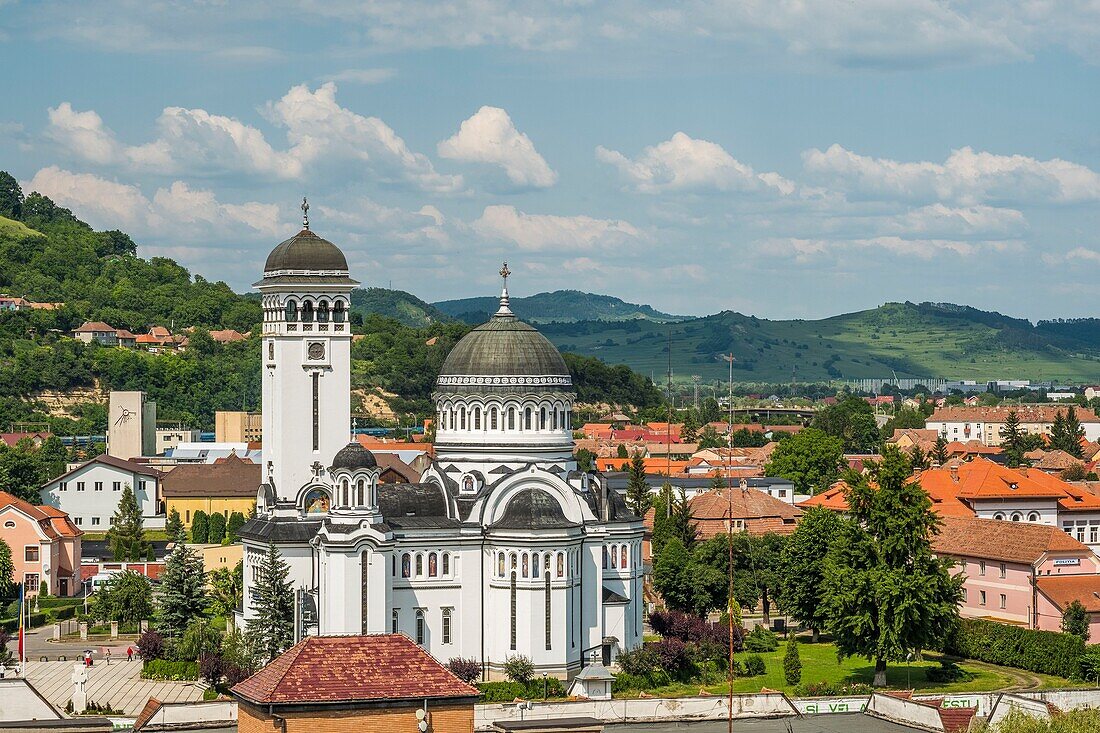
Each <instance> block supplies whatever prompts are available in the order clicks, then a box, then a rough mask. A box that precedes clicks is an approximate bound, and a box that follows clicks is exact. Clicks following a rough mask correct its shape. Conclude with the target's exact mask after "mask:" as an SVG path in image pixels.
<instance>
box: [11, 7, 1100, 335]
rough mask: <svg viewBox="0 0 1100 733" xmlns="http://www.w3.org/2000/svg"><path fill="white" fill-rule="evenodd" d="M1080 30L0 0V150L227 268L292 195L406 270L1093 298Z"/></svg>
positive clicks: (1063, 310)
mask: <svg viewBox="0 0 1100 733" xmlns="http://www.w3.org/2000/svg"><path fill="white" fill-rule="evenodd" d="M1097 59H1100V2H1098V1H1097V0H1018V1H1009V0H975V1H970V0H907V1H905V2H898V1H892V0H848V1H844V0H712V1H709V2H704V1H702V0H681V1H680V2H677V3H667V4H660V3H653V2H648V1H646V0H603V1H596V0H533V1H531V2H509V1H507V0H468V1H464V2H428V1H425V2H421V1H420V0H407V1H399V0H368V1H358V2H357V1H353V0H325V1H324V2H316V1H303V2H288V1H286V0H264V1H263V2H259V1H254V0H234V1H233V2H228V1H224V2H223V1H220V0H202V1H199V2H186V1H185V0H175V1H172V2H167V1H164V0H101V1H99V2H94V3H88V2H83V1H73V2H70V1H68V0H55V1H53V2H45V3H43V2H22V1H20V0H0V68H2V69H5V70H7V73H5V74H4V91H3V93H2V97H0V99H2V101H0V169H4V170H8V171H9V172H11V173H12V174H13V175H14V176H15V177H16V178H17V179H18V180H19V181H20V182H21V183H22V184H23V187H24V189H25V191H26V192H30V191H32V190H37V191H39V192H41V193H43V194H46V195H48V196H50V197H51V198H52V199H54V200H55V201H57V202H58V203H59V204H61V205H63V206H66V207H69V208H71V209H72V210H73V211H74V213H76V214H77V215H78V216H79V217H81V218H82V219H84V220H85V221H87V222H89V223H90V224H92V225H93V226H94V227H96V228H112V229H113V228H118V229H122V230H123V231H126V232H128V233H129V234H131V235H132V236H133V237H134V240H135V241H136V242H138V244H139V253H140V254H141V255H142V256H146V257H151V256H166V257H172V258H174V259H176V260H178V261H179V262H181V263H183V264H184V265H186V266H187V267H189V268H190V269H191V270H192V271H193V272H195V273H197V274H200V275H202V276H203V277H206V278H208V279H217V280H225V281H226V282H228V283H229V284H230V285H232V286H233V287H234V288H235V289H237V290H241V291H244V290H246V289H247V288H248V287H249V285H250V284H251V283H252V282H253V281H255V280H256V279H257V278H258V276H259V273H260V271H261V270H262V266H263V261H264V258H265V257H266V254H267V252H268V251H269V250H270V249H271V248H272V247H273V246H275V245H276V244H277V243H278V242H280V241H282V240H284V239H286V238H288V237H290V236H292V235H293V234H294V233H295V232H296V231H297V230H298V228H299V227H300V224H301V212H300V211H299V205H300V203H301V200H302V197H303V196H308V197H309V201H310V207H311V208H310V219H311V225H312V228H313V230H314V231H316V232H317V233H318V234H320V235H321V236H324V237H326V238H327V239H330V240H331V241H332V242H334V243H335V244H337V245H338V246H340V247H341V248H342V249H343V250H344V252H345V253H346V254H347V256H348V260H349V264H350V266H351V269H352V275H353V277H355V278H356V279H358V280H360V281H362V282H363V284H364V285H365V286H381V287H389V286H392V287H394V288H399V289H403V290H407V291H409V292H411V293H413V294H415V295H417V296H419V297H421V298H423V299H425V300H427V301H438V300H444V299H450V298H459V297H470V296H477V295H494V294H496V293H497V292H498V291H499V278H498V276H497V270H498V269H499V268H500V263H501V262H502V261H503V260H507V261H508V265H509V268H510V269H511V270H512V272H513V276H512V278H511V279H510V281H509V289H510V290H511V292H512V294H513V295H515V296H522V295H529V294H533V293H537V292H543V291H547V290H556V289H564V288H572V289H578V290H584V291H589V292H596V293H606V294H609V295H615V296H618V297H621V298H623V299H625V300H628V301H632V302H640V303H648V304H650V305H653V306H654V307H656V308H658V309H660V310H663V311H666V312H672V313H678V314H689V315H703V314H707V313H714V312H717V311H720V310H736V311H740V312H743V313H750V314H755V315H758V316H761V317H768V318H821V317H827V316H830V315H835V314H838V313H842V312H850V311H854V310H861V309H864V308H870V307H874V306H876V305H879V304H881V303H883V302H888V301H904V300H911V301H915V302H920V301H935V302H953V303H961V304H967V305H972V306H975V307H978V308H982V309H987V310H998V311H1001V312H1004V313H1007V314H1009V315H1013V316H1018V317H1027V318H1031V319H1033V320H1035V319H1040V318H1057V317H1066V318H1068V317H1086V316H1096V315H1098V314H1097V312H1096V302H1097V299H1096V297H1095V296H1094V292H1095V290H1096V282H1097V276H1098V274H1100V206H1098V203H1100V124H1098V123H1100V66H1098V65H1097V63H1096V60H1097ZM12 71H14V72H15V73H11V72H12Z"/></svg>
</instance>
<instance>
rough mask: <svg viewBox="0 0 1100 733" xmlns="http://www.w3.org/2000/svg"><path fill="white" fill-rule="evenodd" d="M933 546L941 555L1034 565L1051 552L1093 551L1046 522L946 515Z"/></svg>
mask: <svg viewBox="0 0 1100 733" xmlns="http://www.w3.org/2000/svg"><path fill="white" fill-rule="evenodd" d="M932 549H933V551H935V552H936V553H938V554H941V555H952V556H954V557H978V558H984V559H986V560H1003V561H1005V562H1017V563H1027V564H1034V563H1035V562H1036V561H1038V560H1039V558H1041V557H1042V556H1043V555H1044V554H1046V553H1048V552H1067V553H1071V554H1083V555H1088V554H1091V552H1092V551H1091V550H1089V548H1088V547H1086V546H1085V545H1083V544H1082V543H1080V542H1078V541H1077V540H1075V539H1074V538H1072V537H1070V536H1069V535H1068V534H1066V533H1065V532H1063V531H1062V530H1060V529H1058V528H1057V527H1051V526H1050V525H1047V524H1029V523H1026V522H1000V521H997V520H996V519H978V518H976V517H943V518H942V519H941V524H940V531H939V534H937V535H935V536H934V537H933V538H932Z"/></svg>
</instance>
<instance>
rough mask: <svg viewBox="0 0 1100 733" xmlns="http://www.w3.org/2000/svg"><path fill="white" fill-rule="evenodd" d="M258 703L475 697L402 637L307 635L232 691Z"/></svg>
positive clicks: (471, 689)
mask: <svg viewBox="0 0 1100 733" xmlns="http://www.w3.org/2000/svg"><path fill="white" fill-rule="evenodd" d="M231 692H232V693H233V694H234V695H235V696H237V697H239V698H241V699H243V700H246V701H248V702H252V703H256V704H264V705H279V704H285V705H300V704H303V703H305V704H308V703H333V702H345V703H346V702H369V701H382V700H389V701H395V700H423V699H425V698H429V699H439V698H452V699H453V698H458V699H469V700H470V702H471V703H472V702H473V701H474V700H475V699H476V698H477V697H478V696H479V694H480V692H479V691H478V689H477V688H476V687H473V686H471V685H468V684H466V683H465V682H463V681H462V680H460V679H459V678H458V677H456V676H455V674H454V673H453V672H451V671H450V670H449V669H447V668H446V667H444V666H443V665H442V664H440V663H439V662H438V661H436V659H435V658H434V657H432V655H430V654H428V652H426V651H424V650H423V649H421V648H420V647H418V646H417V645H416V644H414V643H413V642H412V640H411V639H409V638H408V637H407V636H405V635H404V634H371V635H366V636H310V637H307V638H305V639H303V640H302V641H300V642H298V643H297V644H295V645H294V646H292V647H291V648H290V649H288V650H287V651H285V652H283V653H282V654H280V655H279V656H278V657H276V658H275V660H274V661H272V662H271V663H270V664H269V665H267V666H266V667H264V668H263V669H261V670H260V671H259V672H257V673H256V674H254V675H252V676H251V677H249V678H248V679H246V680H245V681H244V682H241V683H239V684H237V685H236V686H234V687H233V689H232V690H231Z"/></svg>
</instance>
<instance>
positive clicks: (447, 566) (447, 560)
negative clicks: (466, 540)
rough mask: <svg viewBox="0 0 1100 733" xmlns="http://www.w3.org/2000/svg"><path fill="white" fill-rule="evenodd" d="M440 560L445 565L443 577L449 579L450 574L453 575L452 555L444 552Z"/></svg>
mask: <svg viewBox="0 0 1100 733" xmlns="http://www.w3.org/2000/svg"><path fill="white" fill-rule="evenodd" d="M439 560H440V562H441V563H442V564H443V567H442V574H443V577H445V578H446V577H449V576H450V574H451V553H449V552H444V553H443V555H442V556H441V557H440V558H439Z"/></svg>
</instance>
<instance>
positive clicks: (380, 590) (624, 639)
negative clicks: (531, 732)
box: [240, 221, 643, 679]
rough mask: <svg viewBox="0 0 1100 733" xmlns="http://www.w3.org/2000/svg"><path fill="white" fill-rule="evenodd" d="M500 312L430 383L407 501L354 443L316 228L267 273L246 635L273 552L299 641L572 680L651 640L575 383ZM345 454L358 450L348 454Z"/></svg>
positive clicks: (345, 304) (338, 328)
mask: <svg viewBox="0 0 1100 733" xmlns="http://www.w3.org/2000/svg"><path fill="white" fill-rule="evenodd" d="M501 274H502V275H503V276H504V282H505V285H504V289H503V293H502V296H501V301H500V308H499V309H498V310H497V312H496V313H495V314H494V315H493V316H492V317H491V318H490V319H489V321H488V322H486V323H485V324H483V325H481V326H479V327H477V328H475V329H474V330H473V331H471V332H470V333H469V334H467V335H466V336H465V337H463V338H462V339H461V340H460V341H459V342H458V343H457V344H456V345H455V346H454V348H453V349H452V350H451V352H450V354H448V356H447V358H446V361H445V363H444V365H443V368H442V370H441V373H440V374H439V376H438V379H437V381H436V390H435V392H434V394H433V400H434V402H435V407H436V440H435V459H434V460H433V462H432V464H431V465H430V466H429V467H428V469H427V470H426V471H425V472H424V474H423V475H422V476H421V479H420V482H419V483H415V484H408V483H404V484H401V483H399V484H383V483H379V481H378V477H379V472H380V470H379V467H378V466H377V463H376V461H375V458H374V456H373V455H372V454H371V453H370V452H369V451H368V450H366V449H365V448H363V447H362V446H361V445H360V444H359V443H358V442H355V441H351V440H350V439H351V431H350V424H351V405H350V368H351V366H350V365H351V328H350V323H349V321H348V314H349V309H350V294H351V290H352V288H354V287H355V285H357V283H356V282H355V281H354V280H352V279H351V278H350V273H349V272H348V266H347V261H346V259H345V257H344V255H343V253H342V252H341V251H340V250H339V249H338V248H337V247H336V246H335V245H333V244H332V243H330V242H328V241H326V240H324V239H322V238H320V237H318V236H317V235H316V234H314V233H313V232H312V231H310V229H309V227H308V221H307V222H306V223H305V227H304V228H303V229H302V231H301V232H299V233H298V234H297V235H295V236H294V237H292V238H291V239H289V240H287V241H286V242H283V243H282V244H280V245H278V246H277V247H276V248H275V249H274V250H272V252H271V254H270V255H269V256H268V260H267V263H266V265H265V268H264V276H263V279H261V280H260V281H259V282H258V283H256V287H257V288H258V289H259V291H260V292H261V294H262V304H263V312H264V322H263V345H262V348H263V357H264V358H263V362H262V363H263V370H264V371H263V420H264V454H263V455H264V469H263V481H264V483H263V484H262V485H261V486H260V487H259V491H258V496H257V512H256V517H255V519H252V520H250V521H249V522H248V523H247V524H246V525H245V526H244V527H243V528H242V530H241V532H240V536H241V539H242V542H243V543H244V572H245V593H244V606H243V608H244V611H243V615H244V620H245V621H246V622H247V620H248V619H249V618H250V616H251V615H252V609H251V587H252V585H253V583H254V582H255V577H256V568H257V566H258V564H259V562H260V560H261V559H262V557H263V555H264V554H265V553H266V552H267V550H268V547H269V546H270V545H272V544H274V545H275V546H276V547H277V548H278V550H279V551H280V553H281V555H282V557H283V558H284V560H286V562H287V563H288V564H289V565H290V568H291V578H292V582H293V585H294V588H295V590H296V598H297V602H296V609H297V610H296V616H295V625H296V629H295V638H299V637H300V636H302V635H307V634H360V633H390V632H400V633H404V634H406V635H407V636H409V638H411V639H412V640H413V641H415V642H416V643H417V644H419V645H421V646H422V647H423V648H425V649H426V650H427V651H429V652H430V653H431V654H432V655H433V656H435V657H436V658H438V659H440V660H442V661H444V662H446V661H447V660H449V659H452V658H455V657H462V658H466V659H476V660H478V662H480V663H481V665H482V669H483V673H484V675H485V677H486V678H487V679H491V678H498V677H500V676H501V674H502V668H503V664H504V662H505V660H506V659H507V658H508V657H509V656H513V655H524V656H527V657H529V658H530V659H531V661H532V662H533V663H534V665H535V669H536V672H537V673H539V674H541V673H544V672H545V673H547V674H550V675H554V676H559V677H565V676H570V675H572V674H574V673H576V672H578V671H580V669H581V668H582V666H583V665H584V664H585V663H587V662H588V661H589V660H591V659H592V658H593V656H595V655H597V654H598V655H599V656H601V657H602V658H603V660H604V663H605V664H606V663H610V661H612V660H613V658H614V657H615V656H616V655H617V654H618V652H619V651H621V650H623V649H632V648H634V647H637V646H639V645H640V644H641V642H642V581H643V568H642V522H641V519H640V518H638V517H636V516H634V515H633V514H631V513H630V511H629V510H628V509H627V507H626V505H625V503H624V502H623V500H622V498H621V496H620V495H619V494H618V493H616V492H615V491H614V490H612V489H611V488H609V487H608V486H607V484H606V482H605V481H604V479H603V477H602V476H600V475H599V474H597V473H584V472H581V471H578V470H577V466H576V463H575V461H574V459H573V439H572V431H571V414H572V407H573V398H574V392H573V388H572V382H571V378H570V375H569V370H568V369H567V368H566V365H565V361H564V360H563V359H562V357H561V354H560V353H558V351H557V349H555V348H554V346H553V345H552V344H551V343H550V342H549V340H547V339H546V338H545V337H544V336H542V334H540V333H539V332H538V331H537V330H535V329H534V328H532V327H531V326H529V325H527V324H526V323H523V322H522V321H520V320H518V319H517V318H516V316H515V315H514V314H513V313H512V311H511V310H510V308H509V303H508V291H507V275H508V274H509V273H508V271H507V266H505V268H504V269H503V270H502V271H501ZM349 441H350V442H349Z"/></svg>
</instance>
